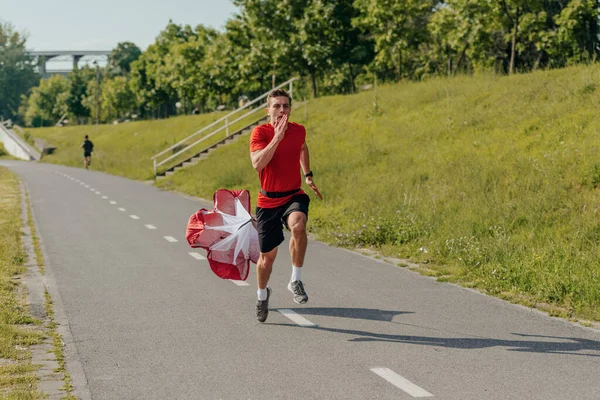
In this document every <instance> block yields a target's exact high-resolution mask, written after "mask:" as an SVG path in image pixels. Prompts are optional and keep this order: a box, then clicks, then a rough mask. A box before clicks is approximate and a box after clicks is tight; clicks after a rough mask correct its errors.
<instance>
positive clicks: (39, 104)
mask: <svg viewBox="0 0 600 400" xmlns="http://www.w3.org/2000/svg"><path fill="white" fill-rule="evenodd" d="M68 98H69V81H68V80H67V78H65V77H63V76H60V75H53V76H51V77H50V78H48V79H42V81H41V82H40V85H39V86H38V87H35V88H33V90H32V93H31V95H30V96H29V100H28V104H27V111H26V114H25V122H26V124H27V125H29V126H31V125H34V124H35V123H36V121H37V122H38V123H39V125H43V124H44V121H46V122H48V123H50V124H55V123H57V122H58V121H59V120H60V118H61V117H62V116H63V115H64V114H65V113H68V111H69V106H68V104H67V100H68Z"/></svg>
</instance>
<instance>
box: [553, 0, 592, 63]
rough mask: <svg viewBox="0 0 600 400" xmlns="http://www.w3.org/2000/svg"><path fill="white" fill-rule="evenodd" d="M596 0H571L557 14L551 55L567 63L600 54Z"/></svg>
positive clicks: (584, 59) (589, 58)
mask: <svg viewBox="0 0 600 400" xmlns="http://www.w3.org/2000/svg"><path fill="white" fill-rule="evenodd" d="M599 7H600V4H599V2H598V1H597V0H571V1H570V2H569V4H567V5H566V7H564V8H563V9H562V10H561V11H560V13H559V14H558V15H556V16H555V17H554V21H555V22H556V31H555V35H554V41H553V49H552V50H551V53H552V55H553V56H554V57H555V58H560V59H562V60H563V63H564V64H570V63H576V62H582V61H586V60H592V59H594V58H597V57H598V56H600V47H599V43H600V37H599V34H600V32H599V29H600V26H599V23H600V22H599V21H598V13H599Z"/></svg>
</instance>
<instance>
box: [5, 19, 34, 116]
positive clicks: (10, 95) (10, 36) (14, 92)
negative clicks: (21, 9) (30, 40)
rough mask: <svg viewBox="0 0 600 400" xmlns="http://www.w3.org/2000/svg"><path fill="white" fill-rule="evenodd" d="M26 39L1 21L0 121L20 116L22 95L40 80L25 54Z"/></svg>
mask: <svg viewBox="0 0 600 400" xmlns="http://www.w3.org/2000/svg"><path fill="white" fill-rule="evenodd" d="M25 43H26V38H25V36H24V35H23V34H20V33H18V32H16V31H15V29H14V28H13V26H12V25H11V24H9V23H7V22H2V21H0V119H8V118H16V117H17V116H18V111H19V104H20V102H21V95H22V94H26V93H28V92H29V90H30V89H31V88H32V87H34V86H35V85H37V83H38V82H39V80H40V78H39V75H38V74H37V73H36V72H35V71H34V66H33V63H32V61H31V58H30V57H28V56H27V55H26V54H25Z"/></svg>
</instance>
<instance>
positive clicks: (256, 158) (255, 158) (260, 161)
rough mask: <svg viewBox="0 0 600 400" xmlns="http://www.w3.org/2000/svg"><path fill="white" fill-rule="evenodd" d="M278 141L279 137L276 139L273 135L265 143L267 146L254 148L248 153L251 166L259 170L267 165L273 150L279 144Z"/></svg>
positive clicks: (273, 153)
mask: <svg viewBox="0 0 600 400" xmlns="http://www.w3.org/2000/svg"><path fill="white" fill-rule="evenodd" d="M280 142H281V139H279V140H277V138H276V137H274V138H273V140H271V142H270V143H269V144H268V145H267V147H265V148H264V149H262V150H256V151H253V152H252V153H250V159H251V160H252V166H253V167H254V169H255V170H257V171H258V172H260V171H262V169H263V168H264V167H266V166H267V164H268V163H269V162H271V159H272V158H273V155H275V150H277V146H279V143H280Z"/></svg>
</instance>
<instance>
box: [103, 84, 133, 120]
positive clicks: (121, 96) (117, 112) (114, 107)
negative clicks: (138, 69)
mask: <svg viewBox="0 0 600 400" xmlns="http://www.w3.org/2000/svg"><path fill="white" fill-rule="evenodd" d="M136 107H137V99H136V97H135V94H134V93H133V92H132V91H131V88H130V86H129V82H128V81H127V78H126V77H124V76H116V77H114V78H109V79H106V80H104V81H103V82H102V110H103V115H102V119H103V120H104V121H109V120H112V119H114V118H123V117H125V116H127V114H129V113H130V112H132V111H134V110H135V108H136Z"/></svg>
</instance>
